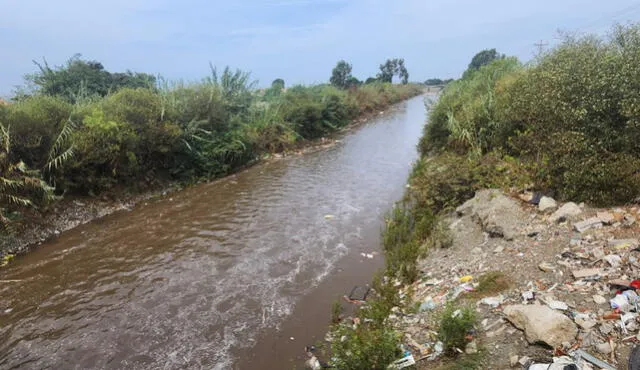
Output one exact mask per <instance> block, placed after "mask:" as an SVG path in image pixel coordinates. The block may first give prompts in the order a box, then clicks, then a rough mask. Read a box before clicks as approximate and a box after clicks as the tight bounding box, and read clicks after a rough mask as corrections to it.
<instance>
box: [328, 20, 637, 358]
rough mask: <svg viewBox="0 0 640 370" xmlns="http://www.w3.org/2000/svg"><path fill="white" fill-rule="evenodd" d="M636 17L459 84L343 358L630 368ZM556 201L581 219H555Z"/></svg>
mask: <svg viewBox="0 0 640 370" xmlns="http://www.w3.org/2000/svg"><path fill="white" fill-rule="evenodd" d="M638 27H639V26H638V25H629V26H619V27H616V28H615V29H614V30H613V32H612V36H611V37H608V38H606V39H602V38H598V37H596V36H584V37H579V38H567V39H566V40H564V41H563V42H562V43H561V44H559V45H558V46H557V47H555V48H554V49H552V50H550V51H549V52H547V53H545V54H544V55H541V56H540V58H539V60H536V61H535V63H531V64H528V65H523V64H522V63H520V61H518V60H517V58H515V57H511V58H509V57H500V58H496V59H495V60H493V61H490V62H488V63H487V64H486V65H483V66H479V67H477V68H471V67H470V68H469V70H467V71H466V72H465V73H464V75H463V77H462V78H461V79H459V80H457V81H454V82H451V83H450V84H448V85H447V86H446V87H445V89H444V90H443V92H442V93H441V94H440V96H439V99H438V101H437V102H435V103H434V104H433V105H432V106H431V107H430V111H429V121H428V123H427V124H426V126H425V129H424V135H423V137H422V138H421V141H420V145H419V150H420V153H421V158H420V159H419V160H418V161H417V163H416V164H415V166H414V169H413V172H412V174H411V175H410V176H409V179H408V185H407V187H408V189H407V192H406V194H405V196H404V198H403V199H402V200H401V201H400V202H399V203H398V204H397V205H396V207H395V209H394V210H393V212H391V213H390V214H389V217H388V220H387V225H386V229H385V231H384V237H383V239H384V248H385V260H386V266H385V269H384V270H383V271H382V272H381V276H380V277H379V278H378V279H377V280H375V281H374V283H373V287H374V293H373V294H372V295H371V296H370V298H369V299H368V302H367V304H366V305H365V306H364V307H363V309H361V310H360V311H359V312H358V314H357V316H356V317H351V318H345V319H344V322H343V323H341V324H339V325H334V326H333V328H332V340H331V341H330V342H331V356H332V358H333V361H334V363H335V364H336V365H337V366H338V367H340V368H344V369H357V368H359V366H360V365H361V364H365V367H367V368H386V366H387V365H388V364H390V363H392V362H394V361H395V360H397V359H399V358H402V357H403V355H404V354H406V355H407V359H411V361H413V360H416V359H420V360H421V362H423V363H422V364H419V365H418V366H419V367H425V368H426V367H429V368H433V367H435V366H437V365H439V364H441V365H443V367H444V368H469V369H473V368H478V369H485V368H500V369H501V368H509V367H512V366H513V367H522V368H528V366H529V365H530V364H531V363H533V362H536V363H540V364H549V363H550V362H551V361H554V362H556V361H567V362H570V363H573V364H574V365H576V364H577V366H578V368H580V369H590V368H591V367H590V366H591V365H594V366H596V367H601V368H607V366H609V368H625V366H626V361H627V358H628V357H629V351H630V349H631V347H632V345H631V344H630V343H633V342H637V341H638V339H639V338H640V337H637V334H638V327H637V326H638V323H637V322H636V321H637V320H636V317H637V315H638V313H640V312H638V310H637V308H635V307H634V304H635V301H636V298H635V297H636V294H637V293H636V292H635V290H636V289H637V287H634V286H633V285H638V283H633V284H630V282H632V281H634V280H635V279H636V278H637V277H638V276H639V274H640V271H636V269H637V266H635V264H636V262H637V261H636V259H637V257H636V256H635V255H634V253H635V252H636V251H635V248H637V247H636V245H637V244H638V242H637V239H638V229H637V225H636V219H637V216H638V207H637V206H636V204H637V203H638V200H639V199H640V198H639V197H638V196H639V195H640V193H639V191H638V189H640V186H639V185H638V184H640V182H639V181H640V176H639V175H638V174H640V153H639V152H638V146H637V145H636V139H635V138H636V137H637V136H638V135H639V134H640V131H639V130H638V126H637V125H636V124H635V122H637V120H638V111H637V110H636V109H635V108H633V109H632V108H631V106H635V105H637V94H636V89H635V87H632V86H630V85H628V82H625V81H631V80H633V79H634V78H635V76H636V75H637V74H636V72H635V70H632V69H629V68H626V67H624V66H625V65H637V63H638V58H639V57H640V53H638V52H637V51H638V48H639V46H640V42H638V40H639V39H638V35H639V33H638V29H639V28H638ZM632 41H633V42H632ZM621 50H622V51H623V52H620V51H621ZM587 60H588V62H585V61H587ZM575 76H579V77H580V78H575ZM604 76H606V77H604ZM606 79H610V81H614V80H615V81H616V84H615V86H616V87H613V86H614V85H613V84H609V83H607V84H603V83H602V81H604V80H606ZM618 81H620V84H619V85H618ZM596 85H597V86H598V87H596ZM620 86H624V87H620ZM487 189H492V190H487ZM543 195H544V196H546V197H543ZM520 198H526V199H525V200H526V201H527V202H529V203H530V204H533V205H539V210H538V211H536V210H535V208H534V207H532V206H527V205H526V204H524V203H522V202H521V201H520V200H517V199H520ZM553 198H555V199H557V200H558V201H559V202H565V204H564V205H563V207H562V208H560V210H562V211H563V212H568V213H567V214H565V215H562V216H561V217H560V216H559V217H554V216H550V214H551V213H552V212H555V211H556V208H558V206H559V205H561V204H562V203H560V204H557V203H559V202H556V200H554V199H553ZM573 202H575V203H573ZM576 203H578V204H583V203H586V204H588V206H584V205H582V206H579V205H578V204H576ZM592 207H602V208H592ZM594 228H595V230H592V229H594ZM622 293H624V294H622ZM611 299H613V300H614V301H611ZM627 301H628V302H627ZM625 302H626V303H625ZM489 312H490V313H489ZM611 320H614V321H611ZM616 320H617V321H616ZM507 322H508V323H507ZM540 322H545V325H539V323H540ZM547 323H548V325H547ZM627 324H628V326H629V327H627ZM496 331H497V332H496ZM522 331H524V334H523V333H522ZM414 337H417V338H418V339H415V338H414ZM525 339H526V341H525ZM539 342H541V343H543V344H544V345H545V346H546V348H545V347H537V346H536V345H537V344H539ZM404 350H406V351H407V352H404ZM409 355H411V356H412V357H409ZM527 356H529V358H527ZM563 356H564V358H563ZM594 356H595V357H594ZM631 357H633V356H631ZM434 361H439V362H434ZM601 361H608V362H610V363H611V364H613V365H603V363H602V362H601ZM409 362H410V361H409ZM589 363H591V365H589ZM597 364H599V365H597ZM541 366H544V365H541ZM632 368H633V367H632Z"/></svg>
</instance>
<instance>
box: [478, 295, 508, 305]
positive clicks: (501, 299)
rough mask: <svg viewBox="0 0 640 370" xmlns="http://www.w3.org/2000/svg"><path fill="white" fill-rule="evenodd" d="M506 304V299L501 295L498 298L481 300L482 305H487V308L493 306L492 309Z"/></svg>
mask: <svg viewBox="0 0 640 370" xmlns="http://www.w3.org/2000/svg"><path fill="white" fill-rule="evenodd" d="M503 302H504V297H503V296H502V295H499V296H497V297H486V298H482V299H481V300H480V303H482V304H486V305H487V306H491V307H492V308H496V307H498V306H500V305H501V304H502V303H503Z"/></svg>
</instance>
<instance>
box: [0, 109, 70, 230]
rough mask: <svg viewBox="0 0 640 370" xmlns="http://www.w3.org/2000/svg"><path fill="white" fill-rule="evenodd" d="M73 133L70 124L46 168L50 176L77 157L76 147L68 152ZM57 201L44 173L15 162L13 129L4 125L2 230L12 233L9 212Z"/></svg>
mask: <svg viewBox="0 0 640 370" xmlns="http://www.w3.org/2000/svg"><path fill="white" fill-rule="evenodd" d="M73 130H74V125H73V123H72V122H71V120H68V122H67V123H65V125H64V126H63V127H62V130H61V132H60V134H58V137H57V138H56V140H55V142H54V144H53V146H52V147H51V150H50V153H49V161H48V163H47V164H46V165H45V170H47V171H49V173H51V172H52V171H53V170H55V169H57V168H59V167H60V166H62V164H63V163H64V162H65V161H66V160H68V159H69V158H70V157H71V156H72V155H73V147H72V146H68V147H67V148H66V149H64V147H65V146H66V143H67V142H68V141H69V139H70V136H71V134H72V133H73ZM54 199H56V196H55V194H54V187H53V186H51V185H49V184H48V183H47V182H46V181H45V180H44V179H43V178H42V176H41V173H40V171H38V170H33V169H29V168H28V167H27V165H26V164H25V163H24V162H23V161H21V160H18V161H14V160H12V158H11V135H10V128H9V127H7V126H5V125H4V124H3V123H2V122H0V229H3V230H4V231H11V220H10V219H9V218H8V217H7V213H8V212H11V211H16V210H22V209H26V208H37V206H38V205H39V204H42V203H47V202H50V201H52V200H54Z"/></svg>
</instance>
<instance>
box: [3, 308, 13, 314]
mask: <svg viewBox="0 0 640 370" xmlns="http://www.w3.org/2000/svg"><path fill="white" fill-rule="evenodd" d="M11 311H13V308H7V309H6V310H4V313H5V314H10V313H11Z"/></svg>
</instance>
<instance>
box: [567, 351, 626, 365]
mask: <svg viewBox="0 0 640 370" xmlns="http://www.w3.org/2000/svg"><path fill="white" fill-rule="evenodd" d="M574 353H575V357H576V362H580V359H585V360H586V361H589V362H591V363H592V364H594V365H596V366H598V367H599V368H601V369H605V370H616V368H615V367H613V366H611V365H610V364H609V363H607V362H604V361H602V360H599V359H597V358H596V357H594V356H592V355H590V354H588V353H587V352H585V351H583V350H581V349H579V350H576V351H575V352H574Z"/></svg>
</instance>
